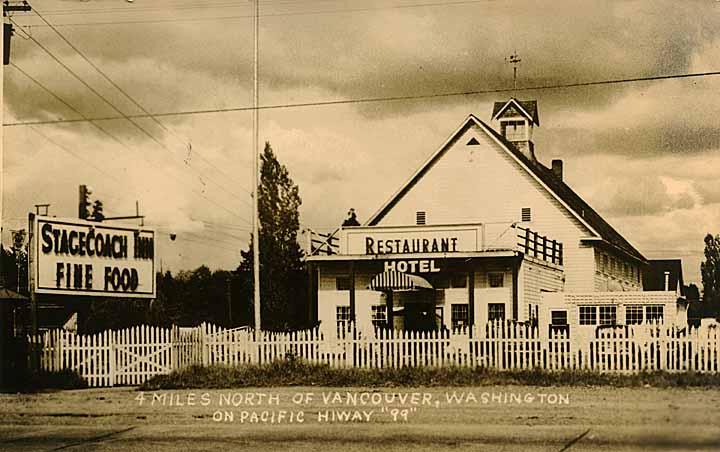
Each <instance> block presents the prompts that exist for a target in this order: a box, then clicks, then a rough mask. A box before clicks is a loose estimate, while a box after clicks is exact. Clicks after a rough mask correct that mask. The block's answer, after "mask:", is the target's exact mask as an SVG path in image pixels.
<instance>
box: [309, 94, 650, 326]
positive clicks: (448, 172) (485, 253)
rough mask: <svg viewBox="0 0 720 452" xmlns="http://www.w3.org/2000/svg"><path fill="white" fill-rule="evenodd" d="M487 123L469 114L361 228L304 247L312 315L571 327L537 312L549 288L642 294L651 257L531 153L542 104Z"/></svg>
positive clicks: (501, 108) (513, 103) (521, 106)
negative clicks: (542, 323) (549, 323)
mask: <svg viewBox="0 0 720 452" xmlns="http://www.w3.org/2000/svg"><path fill="white" fill-rule="evenodd" d="M490 124H491V125H492V126H491V125H489V124H487V123H485V122H483V121H482V120H480V119H478V118H477V117H476V116H474V115H470V116H468V117H467V118H466V119H465V120H464V121H463V122H462V123H461V124H460V125H459V127H458V128H457V129H456V130H455V131H454V132H453V133H452V134H451V135H450V137H449V138H448V139H447V141H446V142H445V143H443V144H442V146H440V148H439V149H437V150H436V151H435V152H434V153H433V154H432V155H430V156H429V158H428V159H427V160H426V161H425V162H424V163H423V164H422V165H421V166H420V168H419V169H418V170H417V171H415V173H414V174H413V175H412V176H411V177H410V178H409V179H408V180H407V181H406V182H405V183H404V184H403V185H402V186H401V187H400V188H399V189H398V190H397V192H396V193H395V194H393V195H392V196H391V197H390V199H389V200H388V201H387V202H386V203H385V204H383V205H382V206H381V207H380V208H379V209H378V210H377V212H375V213H374V214H373V215H372V216H371V217H370V218H369V219H368V221H367V222H366V223H365V224H363V225H361V226H344V227H342V228H340V229H339V230H338V232H337V234H335V235H334V236H333V237H331V238H327V240H326V241H325V246H324V247H321V248H319V249H315V250H313V252H312V253H310V254H311V255H310V256H309V257H308V258H307V263H308V266H309V268H310V282H311V284H310V286H311V297H312V298H311V299H313V303H311V305H312V312H311V316H312V317H314V318H315V319H317V320H319V321H320V322H321V324H322V325H325V326H328V325H333V326H337V327H338V328H342V327H343V325H345V324H346V323H347V322H349V321H350V320H353V319H354V320H356V321H357V323H358V325H371V324H373V325H375V326H382V325H391V326H392V327H393V328H396V329H413V330H426V329H435V328H442V327H447V328H452V327H457V326H463V325H468V324H484V323H485V322H487V321H488V320H493V319H513V320H517V321H522V322H537V320H538V318H539V317H541V316H544V315H547V316H552V319H553V323H558V324H561V323H562V322H564V323H565V324H573V323H574V322H577V319H574V318H569V316H571V315H572V316H574V315H575V313H572V314H571V312H570V311H568V310H567V309H565V310H563V309H555V310H554V311H553V312H552V313H550V312H549V311H547V309H544V307H543V306H542V305H543V298H544V294H545V293H548V292H557V293H563V292H565V293H569V292H573V293H588V292H599V291H603V292H611V291H613V292H614V291H617V292H620V291H623V292H627V291H635V292H637V291H641V290H642V289H643V286H642V275H643V272H644V271H645V269H646V268H647V265H648V261H647V259H645V257H644V256H643V255H642V254H641V253H640V252H639V251H638V250H637V249H636V248H635V247H633V246H632V245H631V244H630V243H629V242H628V241H627V240H626V239H625V238H623V236H622V235H621V234H620V233H618V232H617V231H616V230H615V228H613V227H612V226H611V225H610V224H609V223H608V222H607V221H605V220H604V219H603V218H602V217H601V216H600V215H599V214H598V213H597V212H596V211H595V210H594V209H593V208H592V207H590V206H589V205H588V204H587V203H586V202H585V201H583V200H582V199H581V198H580V196H578V195H577V194H576V193H575V192H574V191H573V190H572V189H571V188H570V187H569V186H568V185H567V184H566V183H565V182H564V180H563V162H562V161H561V160H553V161H552V164H551V166H550V167H546V166H545V165H543V164H542V163H541V162H540V161H538V159H537V158H536V155H535V146H534V144H533V141H532V132H533V129H534V127H537V126H539V124H540V123H539V117H538V109H537V103H536V102H535V101H520V100H517V99H514V98H512V99H510V100H508V101H506V102H498V103H495V105H494V108H493V113H492V117H491V121H490ZM543 310H544V311H545V313H544V314H541V312H543ZM563 316H564V318H563ZM549 320H550V319H548V321H549ZM602 320H603V319H601V318H600V317H599V314H598V312H597V310H596V318H595V322H597V323H600V322H601V321H602ZM543 321H544V320H543Z"/></svg>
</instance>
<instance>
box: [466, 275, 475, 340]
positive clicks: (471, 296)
mask: <svg viewBox="0 0 720 452" xmlns="http://www.w3.org/2000/svg"><path fill="white" fill-rule="evenodd" d="M467 286H468V324H470V325H471V326H472V325H475V269H474V268H473V269H470V271H469V272H468V284H467Z"/></svg>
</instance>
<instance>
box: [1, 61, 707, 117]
mask: <svg viewBox="0 0 720 452" xmlns="http://www.w3.org/2000/svg"><path fill="white" fill-rule="evenodd" d="M716 75H720V71H709V72H694V73H686V74H673V75H656V76H649V77H634V78H625V79H610V80H599V81H591V82H573V83H561V84H556V85H536V86H529V87H523V88H517V89H513V88H498V89H483V90H472V91H454V92H449V93H430V94H415V95H407V96H387V97H366V98H357V99H346V100H329V101H319V102H302V103H294V104H274V105H262V106H259V107H257V109H258V110H280V109H287V108H306V107H325V106H330V105H350V104H366V103H378V102H400V101H412V100H422V99H438V98H445V97H458V96H476V95H482V94H493V93H508V92H513V91H515V92H518V91H523V92H525V91H542V90H551V89H566V88H580V87H588V86H602V85H615V84H621V83H637V82H650V81H658V80H671V79H684V78H697V77H709V76H716ZM253 109H254V107H231V108H214V109H206V110H185V111H174V112H162V113H153V115H152V116H155V117H164V116H191V115H205V114H213V113H231V112H242V111H252V110H253ZM127 116H128V117H129V118H146V117H147V115H127ZM112 119H123V118H122V117H117V116H105V117H98V118H91V119H54V120H47V121H24V122H10V123H4V124H3V125H4V126H7V127H14V126H27V125H41V124H59V123H73V122H84V121H88V120H91V121H106V120H112Z"/></svg>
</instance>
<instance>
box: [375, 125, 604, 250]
mask: <svg viewBox="0 0 720 452" xmlns="http://www.w3.org/2000/svg"><path fill="white" fill-rule="evenodd" d="M468 121H473V122H474V123H475V125H477V126H478V127H480V128H481V129H482V130H483V131H484V132H485V134H486V135H488V136H490V137H491V138H492V139H493V140H494V141H495V143H496V144H497V145H499V146H500V148H501V149H503V150H505V152H506V153H507V154H509V155H510V156H511V157H512V158H513V159H514V160H515V161H516V162H517V163H518V165H520V167H521V168H523V169H524V170H525V171H526V172H527V173H528V174H530V176H532V177H533V179H535V180H536V181H537V182H538V183H539V184H540V186H542V187H543V188H544V189H545V190H546V191H547V192H548V193H550V194H551V195H552V196H553V197H554V198H555V199H556V200H557V201H558V202H559V203H560V205H562V206H563V207H564V208H565V209H567V211H568V212H570V213H571V214H572V215H573V216H574V217H575V219H577V220H578V221H579V222H580V224H582V225H583V226H585V227H586V228H587V229H588V230H589V231H590V232H592V233H593V234H594V235H595V236H596V237H597V238H598V239H600V240H602V235H601V234H600V233H598V232H597V231H596V230H595V228H593V227H592V226H590V224H589V223H588V222H587V221H585V219H584V218H583V217H581V216H580V215H579V214H578V213H577V212H576V211H575V210H574V209H572V208H571V207H570V206H569V205H568V204H567V203H566V202H565V201H563V199H562V198H560V196H558V194H557V193H555V192H554V191H553V190H551V189H550V187H548V186H547V185H546V184H545V183H544V182H543V181H542V179H540V178H539V177H538V176H537V175H536V174H535V173H534V172H533V171H532V170H530V168H528V167H527V166H526V165H525V164H524V163H523V162H522V161H521V160H520V159H519V158H518V157H517V156H516V155H515V154H513V153H512V152H511V151H510V149H508V147H507V146H505V144H504V143H502V142H501V141H500V140H498V139H497V137H495V135H494V134H493V133H491V132H488V129H489V128H490V127H489V126H487V125H485V123H483V122H482V121H480V120H479V119H478V118H476V117H475V116H474V115H469V116H468V117H467V119H466V120H465V121H463V123H462V124H461V125H460V127H458V128H457V129H456V130H455V132H453V134H452V135H451V136H450V138H448V139H447V140H446V141H445V143H443V145H442V146H440V148H439V149H438V150H436V151H435V152H434V153H433V154H432V155H431V156H430V157H429V158H428V159H426V160H425V162H424V163H423V164H422V165H421V166H420V168H419V169H418V170H417V171H415V172H414V173H413V175H412V177H410V178H409V179H408V180H407V181H406V182H405V183H404V184H403V185H401V186H400V189H399V190H397V191H396V192H395V194H394V195H393V196H392V197H391V198H390V199H389V200H388V201H387V202H385V204H383V206H382V207H381V208H380V209H379V210H378V211H377V212H375V213H374V214H373V215H372V216H371V217H370V219H369V220H368V221H367V222H366V223H365V225H364V226H368V227H372V226H370V223H372V222H373V221H375V220H376V218H377V216H378V215H380V213H381V212H383V211H384V210H385V208H387V206H389V205H390V204H391V203H393V201H395V199H396V198H397V197H398V196H399V195H400V194H401V193H402V192H403V191H404V190H405V189H406V188H407V187H408V186H409V185H410V183H412V181H413V180H415V178H416V177H417V176H418V175H419V174H420V173H422V172H423V171H424V170H425V168H426V167H427V166H428V165H429V164H430V163H431V162H432V161H433V160H434V159H435V158H436V157H438V156H439V155H440V153H441V152H442V151H443V150H445V147H446V146H447V145H448V144H449V143H450V142H451V141H452V140H453V139H455V138H456V136H457V134H458V133H459V132H460V131H461V130H462V129H463V128H464V127H465V126H466V125H467V124H468Z"/></svg>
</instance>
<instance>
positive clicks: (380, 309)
mask: <svg viewBox="0 0 720 452" xmlns="http://www.w3.org/2000/svg"><path fill="white" fill-rule="evenodd" d="M372 324H373V326H374V327H376V328H384V327H385V326H386V325H387V306H385V305H382V304H381V305H374V306H372Z"/></svg>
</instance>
